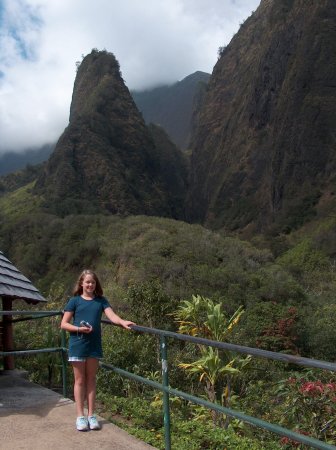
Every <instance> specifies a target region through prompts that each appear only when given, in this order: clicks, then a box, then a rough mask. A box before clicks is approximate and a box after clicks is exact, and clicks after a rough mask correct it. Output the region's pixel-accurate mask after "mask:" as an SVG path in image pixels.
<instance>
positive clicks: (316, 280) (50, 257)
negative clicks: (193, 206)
mask: <svg viewBox="0 0 336 450" xmlns="http://www.w3.org/2000/svg"><path fill="white" fill-rule="evenodd" d="M40 200H41V199H40V198H39V197H38V196H36V195H35V196H34V195H33V194H32V192H31V188H30V186H29V185H28V186H26V187H22V188H20V189H18V190H16V191H13V192H12V193H8V194H7V195H3V196H2V197H0V210H1V215H0V248H1V249H2V251H3V252H4V253H5V255H6V256H7V257H8V258H9V259H10V260H11V261H12V262H13V263H14V264H15V265H16V266H17V267H18V268H19V269H20V270H21V271H22V272H23V273H24V274H25V275H26V276H28V277H29V278H30V279H31V280H32V281H33V283H34V284H35V285H36V286H37V287H38V288H39V289H40V290H41V292H42V293H43V294H44V295H45V296H46V297H47V298H48V300H49V301H48V304H47V305H42V306H39V307H40V308H42V309H46V308H48V309H53V310H54V309H61V308H62V307H63V305H64V303H65V302H66V300H67V298H68V297H69V296H70V295H71V290H72V286H73V283H74V281H75V279H76V277H77V275H78V272H79V271H80V270H82V268H84V267H91V268H93V269H94V270H96V271H97V272H98V274H99V276H100V279H101V281H102V285H103V287H104V291H105V295H106V296H107V297H108V298H109V299H110V300H111V302H112V304H113V306H114V308H115V309H116V311H117V312H119V313H120V314H121V315H122V316H124V317H127V318H130V319H133V320H135V321H136V322H137V323H139V324H141V325H146V326H153V327H156V328H164V329H169V330H174V331H177V329H178V323H177V322H176V321H175V318H176V317H175V316H174V313H175V312H176V311H177V310H178V308H179V306H180V305H184V304H186V303H185V302H187V303H188V302H190V299H191V298H192V295H193V294H194V295H195V296H196V297H197V296H204V297H208V298H209V299H211V302H212V303H213V305H220V309H218V311H219V313H220V314H223V315H225V317H231V316H232V315H233V314H234V312H235V311H236V310H237V308H239V307H240V306H241V305H242V307H243V308H244V314H242V315H241V318H240V320H239V323H238V324H237V325H236V326H235V327H234V328H233V329H232V332H231V334H230V336H229V339H230V342H233V343H238V344H243V345H248V346H257V347H260V348H264V349H267V350H273V351H280V352H289V353H292V354H300V355H302V356H307V357H315V358H319V359H326V360H333V359H334V348H335V342H336V331H335V327H334V323H335V319H336V308H335V304H334V298H335V296H334V291H335V287H336V280H335V273H334V264H333V259H334V256H335V254H336V251H335V245H334V230H335V229H336V221H335V220H332V219H331V218H330V217H329V218H328V220H327V221H322V220H319V221H318V220H316V222H315V223H313V222H311V225H310V227H309V228H306V229H301V230H300V232H297V233H296V234H294V233H292V234H288V235H283V236H277V237H276V238H274V239H272V237H270V236H260V237H255V238H254V239H253V244H252V243H249V242H247V241H242V240H240V239H239V238H238V237H234V236H229V235H226V234H224V233H221V232H212V231H209V230H207V229H205V228H203V227H202V226H199V225H189V224H187V223H184V222H179V221H175V220H171V219H162V218H157V217H145V216H129V217H126V218H121V217H118V216H104V215H95V216H92V215H72V216H67V217H64V218H60V217H57V216H55V215H52V214H46V213H43V212H41V210H39V205H40ZM270 243H271V244H272V245H270ZM14 308H24V309H26V308H27V305H25V304H23V303H21V302H15V304H14ZM32 308H33V309H36V308H37V307H32ZM202 314H203V313H202ZM202 314H200V315H201V316H202ZM202 318H203V323H205V322H206V318H205V316H204V317H203V316H202V317H200V319H202ZM214 320H215V319H214ZM44 323H45V325H41V321H34V322H33V324H32V326H30V327H27V326H26V325H25V324H26V322H24V323H23V324H17V325H16V327H15V337H16V340H15V341H16V345H17V347H18V348H27V347H28V348H38V347H50V346H53V345H59V343H60V335H59V318H56V319H45V322H44ZM103 338H104V354H105V360H106V361H107V362H111V363H113V364H114V365H116V366H120V367H122V368H124V369H126V370H129V371H131V372H135V373H137V374H139V375H141V376H144V377H148V378H151V379H155V380H159V379H160V356H159V345H158V340H157V339H156V338H155V337H153V336H146V335H138V334H135V333H126V332H124V331H122V330H118V329H115V328H114V327H108V326H104V333H103ZM197 360H200V355H199V353H198V350H197V348H195V346H193V345H190V344H182V343H181V342H169V367H170V372H169V376H170V384H171V385H172V386H173V387H176V388H177V389H180V390H184V391H186V392H190V393H191V394H195V395H198V396H204V397H205V391H204V388H203V387H202V383H201V382H200V374H199V373H194V374H192V373H187V372H186V371H185V370H184V368H183V365H181V363H182V364H191V365H192V364H193V363H194V362H195V361H197ZM17 364H18V365H19V366H20V367H24V368H27V369H29V370H30V372H31V374H32V379H33V380H34V381H36V382H40V383H47V384H48V386H51V387H55V386H56V387H59V385H60V382H61V377H60V373H61V372H60V361H59V357H58V355H56V354H54V355H51V356H50V355H44V354H43V355H39V356H38V357H36V358H32V357H29V358H28V357H23V358H21V359H18V361H17ZM41 368H42V369H41ZM246 369H247V370H245V369H244V371H241V373H239V374H238V373H237V375H235V376H234V377H233V378H232V379H231V380H230V407H232V408H234V409H237V410H240V411H244V412H246V413H248V414H251V415H254V416H256V417H260V418H263V419H264V420H267V421H270V422H273V423H281V424H283V426H288V427H289V428H291V429H297V427H298V425H299V424H300V427H299V428H300V432H304V433H308V434H310V435H312V436H315V437H319V438H320V439H322V440H323V439H326V440H329V441H331V442H334V441H333V440H334V436H333V434H332V433H331V432H330V430H331V424H329V423H328V420H330V418H329V416H328V414H329V413H330V411H333V409H332V408H333V407H334V403H333V402H334V397H333V396H332V395H331V393H332V391H331V387H330V386H332V388H333V386H334V383H335V377H334V376H333V375H332V374H328V373H326V374H320V373H319V372H317V373H310V372H309V373H306V372H305V371H304V370H303V369H300V368H296V372H294V369H295V368H294V367H292V366H290V365H283V364H280V363H272V362H268V361H266V360H259V359H257V358H253V359H252V361H251V362H250V363H249V364H248V365H247V367H246ZM68 376H69V379H70V381H71V379H72V378H71V377H72V374H71V370H70V369H69V374H68ZM293 377H294V378H295V379H296V380H300V381H297V382H295V383H296V384H295V383H293V384H290V383H289V382H288V381H286V380H289V379H291V378H293ZM306 383H313V385H309V386H313V387H314V386H315V387H316V392H319V393H320V394H321V395H324V397H323V399H319V398H317V397H316V398H315V397H313V398H312V399H311V398H310V397H309V398H308V397H306V396H305V395H306V394H305V391H302V389H304V387H307V386H308V385H307V384H306ZM223 386H224V385H222V387H221V389H222V388H223ZM295 386H296V387H295ZM300 386H303V388H302V389H301V387H300ZM328 386H329V387H328ZM295 389H296V391H295ZM300 389H301V390H300ZM319 389H322V392H321V391H319ZM98 392H99V402H100V408H101V413H102V414H104V415H106V417H109V418H111V419H112V420H113V421H115V422H116V423H118V424H119V425H120V426H123V427H124V428H125V429H127V430H129V431H131V432H133V433H134V434H136V435H137V436H139V437H141V438H142V439H145V440H146V441H147V442H150V443H152V444H153V445H155V446H157V448H163V431H162V413H161V407H162V398H161V394H159V393H157V392H153V390H152V389H149V388H146V387H144V386H141V385H139V384H137V383H134V382H130V381H127V380H123V379H122V378H121V377H120V376H118V375H115V374H113V373H111V372H106V371H105V370H100V371H99V377H98ZM314 392H315V391H314ZM324 400H325V401H324ZM319 402H320V403H319ZM321 402H322V403H323V405H325V408H324V407H323V408H322V407H321ZM145 404H146V405H148V406H146V407H145V406H144V405H145ZM171 405H172V423H173V430H172V433H173V436H172V439H173V440H174V442H177V443H178V448H181V449H183V448H195V449H196V448H209V449H210V448H211V449H219V448H222V447H223V443H225V445H226V447H227V448H237V446H238V447H239V448H245V447H246V448H252V449H253V448H255V449H257V448H265V449H268V448H278V447H279V446H280V438H279V437H276V436H272V435H271V434H270V433H266V432H263V431H261V430H257V429H254V428H250V427H249V426H248V425H244V424H242V423H240V422H237V421H235V420H232V421H230V424H229V428H228V429H227V430H225V433H224V431H223V430H222V429H221V428H220V427H219V428H216V429H215V430H212V427H213V424H212V417H211V414H210V412H209V411H206V410H203V409H202V408H200V407H196V406H192V405H189V404H188V403H186V402H183V401H182V400H179V399H172V400H171ZM286 405H287V406H286ZM290 405H292V406H290ZM285 407H288V408H289V407H291V408H292V409H291V411H292V412H291V414H285V413H284V410H285ZM330 408H331V409H330ZM312 410H316V411H317V410H318V411H319V413H318V415H317V416H314V417H315V419H314V421H310V420H309V417H310V415H309V414H310V411H312ZM284 417H285V418H286V420H283V418H284ZM325 427H327V428H325ZM324 428H325V429H324ZM209 429H210V430H211V433H209V432H208V433H207V432H206V431H205V430H209ZM210 435H211V439H210V438H209V439H210V440H207V439H208V438H206V436H208V437H209V436H210ZM237 442H239V444H237ZM281 445H282V446H284V445H287V447H288V448H290V447H289V446H290V445H291V444H290V443H288V442H287V443H286V442H284V441H283V442H282V444H281ZM244 446H245V447H244ZM279 448H280V447H279Z"/></svg>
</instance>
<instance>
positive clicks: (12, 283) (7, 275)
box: [0, 251, 47, 303]
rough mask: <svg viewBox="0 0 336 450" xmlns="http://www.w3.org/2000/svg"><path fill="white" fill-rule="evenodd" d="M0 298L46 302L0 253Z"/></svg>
mask: <svg viewBox="0 0 336 450" xmlns="http://www.w3.org/2000/svg"><path fill="white" fill-rule="evenodd" d="M0 297H9V298H12V299H13V300H14V299H21V300H25V301H26V302H27V303H37V302H46V301H47V300H46V299H45V298H44V297H42V295H41V294H40V293H39V291H38V290H37V289H36V287H35V286H33V285H32V283H31V282H30V281H29V280H28V278H26V277H25V276H24V275H22V273H21V272H20V271H19V270H18V269H17V268H16V267H15V266H14V265H13V264H12V263H11V262H10V261H9V260H8V259H7V258H5V256H4V254H3V253H2V252H1V251H0Z"/></svg>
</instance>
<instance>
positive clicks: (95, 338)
mask: <svg viewBox="0 0 336 450" xmlns="http://www.w3.org/2000/svg"><path fill="white" fill-rule="evenodd" d="M109 307H111V305H110V304H109V302H108V301H107V300H106V298H105V297H95V298H93V299H92V300H85V299H84V298H83V297H81V296H80V295H78V296H76V297H72V298H71V299H70V300H69V301H68V303H67V305H66V306H65V308H64V311H71V312H73V313H74V314H73V324H74V325H75V326H76V327H79V326H80V325H79V324H80V322H81V321H82V320H85V321H86V322H89V323H90V325H92V328H93V329H92V331H91V333H78V334H77V331H76V332H71V333H70V339H69V356H78V357H82V358H88V357H93V358H101V357H102V356H103V351H102V342H101V325H100V322H101V317H102V314H103V311H104V310H105V309H106V308H109Z"/></svg>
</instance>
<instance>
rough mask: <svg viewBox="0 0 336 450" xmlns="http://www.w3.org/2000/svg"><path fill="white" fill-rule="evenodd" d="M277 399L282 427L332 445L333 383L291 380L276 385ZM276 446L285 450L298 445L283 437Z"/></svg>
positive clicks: (335, 424) (335, 421) (335, 431)
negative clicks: (281, 415) (278, 397)
mask: <svg viewBox="0 0 336 450" xmlns="http://www.w3.org/2000/svg"><path fill="white" fill-rule="evenodd" d="M277 395H278V396H280V398H281V399H282V403H281V404H282V408H281V409H282V410H283V419H282V420H281V423H282V425H283V426H285V427H286V428H290V429H293V430H294V431H296V432H298V433H301V434H306V435H310V436H312V437H314V438H316V439H319V440H321V441H328V443H331V444H334V445H335V444H336V383H335V382H333V381H328V382H323V381H321V380H312V381H309V380H307V379H306V378H302V377H300V378H299V377H298V378H296V377H291V378H289V379H288V380H286V381H285V382H282V383H281V384H280V386H279V389H278V391H277ZM299 427H300V428H299ZM280 443H281V444H282V445H284V446H286V447H287V448H293V447H294V448H295V447H299V446H300V445H302V444H300V443H298V442H295V441H292V440H291V439H289V438H286V437H284V438H282V439H281V441H280Z"/></svg>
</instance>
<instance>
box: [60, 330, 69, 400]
mask: <svg viewBox="0 0 336 450" xmlns="http://www.w3.org/2000/svg"><path fill="white" fill-rule="evenodd" d="M61 345H62V352H61V353H62V381H63V397H64V398H66V397H67V396H68V383H67V371H66V367H67V361H66V355H67V352H66V350H64V349H65V347H66V333H65V330H61Z"/></svg>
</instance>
